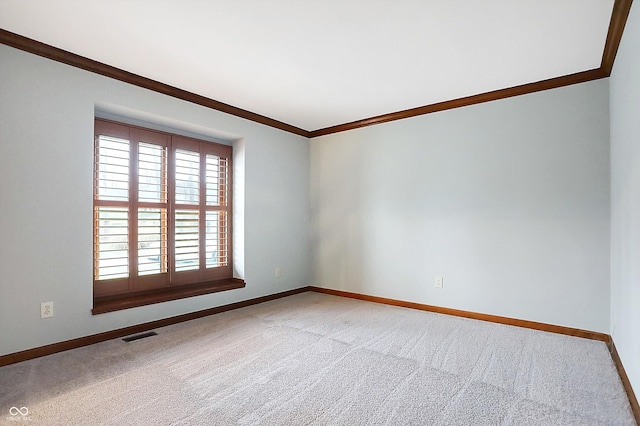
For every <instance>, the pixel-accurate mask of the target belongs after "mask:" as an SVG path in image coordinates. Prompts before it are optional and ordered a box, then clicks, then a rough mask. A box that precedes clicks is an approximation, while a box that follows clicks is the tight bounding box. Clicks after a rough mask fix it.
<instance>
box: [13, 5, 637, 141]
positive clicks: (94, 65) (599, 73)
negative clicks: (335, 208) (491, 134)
mask: <svg viewBox="0 0 640 426" xmlns="http://www.w3.org/2000/svg"><path fill="white" fill-rule="evenodd" d="M632 3H633V0H614V5H613V11H612V13H611V20H610V22H609V30H608V32H607V40H606V43H605V47H604V51H603V54H602V62H601V65H600V68H597V69H593V70H590V71H583V72H579V73H575V74H571V75H566V76H562V77H557V78H552V79H549V80H543V81H538V82H535V83H529V84H523V85H520V86H515V87H510V88H506V89H500V90H494V91H492V92H487V93H482V94H479V95H474V96H467V97H465V98H459V99H454V100H450V101H445V102H439V103H435V104H430V105H424V106H421V107H417V108H411V109H407V110H403V111H397V112H392V113H389V114H383V115H379V116H376V117H370V118H365V119H362V120H357V121H352V122H350V123H344V124H339V125H336V126H331V127H326V128H323V129H318V130H313V131H307V130H304V129H301V128H299V127H296V126H292V125H290V124H287V123H283V122H281V121H278V120H274V119H272V118H269V117H266V116H263V115H260V114H256V113H253V112H251V111H247V110H244V109H241V108H238V107H234V106H232V105H229V104H225V103H223V102H219V101H216V100H214V99H210V98H207V97H204V96H201V95H198V94H195V93H192V92H188V91H186V90H182V89H179V88H177V87H173V86H170V85H168V84H164V83H160V82H158V81H155V80H151V79H149V78H146V77H142V76H140V75H137V74H133V73H130V72H128V71H124V70H121V69H119V68H115V67H112V66H110V65H106V64H103V63H101V62H98V61H94V60H92V59H88V58H85V57H84V56H80V55H76V54H74V53H71V52H68V51H65V50H62V49H58V48H57V47H53V46H50V45H48V44H45V43H41V42H39V41H36V40H32V39H30V38H27V37H24V36H21V35H18V34H15V33H12V32H10V31H6V30H3V29H1V28H0V43H2V44H6V45H8V46H11V47H15V48H17V49H20V50H24V51H26V52H30V53H33V54H35V55H39V56H43V57H45V58H48V59H52V60H54V61H58V62H62V63H64V64H67V65H71V66H74V67H77V68H81V69H84V70H87V71H91V72H94V73H96V74H100V75H104V76H106V77H110V78H114V79H116V80H120V81H123V82H125V83H130V84H133V85H136V86H139V87H143V88H145V89H149V90H153V91H155V92H158V93H162V94H165V95H169V96H173V97H175V98H178V99H182V100H185V101H188V102H192V103H195V104H198V105H202V106H205V107H207V108H211V109H215V110H217V111H221V112H225V113H227V114H231V115H235V116H237V117H240V118H244V119H247V120H250V121H254V122H256V123H260V124H264V125H267V126H271V127H274V128H276V129H280V130H284V131H286V132H290V133H293V134H296V135H299V136H303V137H306V138H315V137H318V136H323V135H329V134H332V133H338V132H344V131H346V130H352V129H357V128H360V127H366V126H372V125H374V124H381V123H386V122H389V121H395V120H402V119H404V118H409V117H415V116H418V115H424V114H430V113H433V112H438V111H445V110H448V109H453V108H460V107H464V106H469V105H475V104H479V103H483V102H490V101H495V100H498V99H505V98H510V97H513V96H519V95H525V94H528V93H534V92H539V91H542V90H548V89H555V88H558V87H563V86H568V85H572V84H577V83H584V82H587V81H591V80H597V79H600V78H606V77H609V76H610V75H611V71H612V69H613V63H614V60H615V57H616V53H617V52H618V47H619V45H620V40H621V39H622V34H623V31H624V27H625V25H626V23H627V18H628V16H629V11H630V10H631V4H632Z"/></svg>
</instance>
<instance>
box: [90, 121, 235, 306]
mask: <svg viewBox="0 0 640 426" xmlns="http://www.w3.org/2000/svg"><path fill="white" fill-rule="evenodd" d="M95 141H96V142H95V169H94V170H95V179H94V211H95V213H94V297H96V296H97V297H102V296H108V295H111V294H126V293H131V292H134V293H135V292H140V291H146V290H152V289H155V288H162V287H166V286H173V285H185V284H187V285H188V284H196V283H201V282H208V281H211V280H218V279H225V278H231V277H232V269H231V256H230V254H231V249H230V245H231V221H230V218H231V215H230V212H231V195H230V194H231V176H230V172H229V170H230V164H231V147H228V146H224V145H218V144H213V143H209V142H203V141H198V140H195V139H190V138H184V137H180V136H176V135H170V134H165V133H161V132H156V131H151V130H147V129H142V128H138V127H135V126H127V125H124V124H120V123H114V122H109V121H106V120H99V119H96V138H95Z"/></svg>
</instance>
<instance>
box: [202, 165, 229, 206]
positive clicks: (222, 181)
mask: <svg viewBox="0 0 640 426" xmlns="http://www.w3.org/2000/svg"><path fill="white" fill-rule="evenodd" d="M206 168H207V170H206V183H207V188H206V189H207V191H206V193H207V205H208V206H226V205H227V199H226V192H227V159H226V158H221V157H218V156H217V155H210V154H209V155H207V157H206Z"/></svg>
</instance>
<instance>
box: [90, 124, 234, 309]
mask: <svg viewBox="0 0 640 426" xmlns="http://www.w3.org/2000/svg"><path fill="white" fill-rule="evenodd" d="M101 135H102V136H111V137H117V138H121V139H126V140H128V141H129V181H128V182H129V183H128V200H127V201H111V200H108V201H105V200H101V199H100V198H99V194H98V185H99V172H98V161H99V158H98V150H99V148H98V139H99V137H100V136H101ZM140 143H147V144H153V145H156V146H160V147H162V148H163V151H162V152H163V154H162V164H163V166H162V170H163V171H162V186H161V187H162V188H163V190H161V194H162V196H161V200H160V201H159V202H149V201H142V200H140V199H139V196H138V191H139V185H138V178H139V170H138V164H139V159H138V152H139V144H140ZM94 144H95V145H94V177H93V181H94V184H93V188H94V196H93V211H94V226H93V240H94V243H93V253H94V256H93V259H94V260H93V263H94V265H93V271H94V272H93V309H92V313H93V314H94V315H95V314H100V313H104V312H111V311H116V310H121V309H127V308H132V307H136V306H144V305H149V304H154V303H161V302H166V301H169V300H176V299H182V298H186V297H193V296H198V295H202V294H208V293H214V292H218V291H225V290H231V289H235V288H241V287H244V285H245V283H244V281H243V280H241V279H236V278H233V155H232V147H231V146H228V145H222V144H218V143H214V142H209V141H204V140H199V139H194V138H189V137H185V136H180V135H176V134H171V133H166V132H161V131H157V130H152V129H147V128H143V127H139V126H133V125H129V124H124V123H118V122H115V121H111V120H105V119H100V118H96V119H95V127H94ZM179 149H180V150H188V151H190V152H192V153H196V152H197V153H198V158H199V162H200V163H199V164H200V168H199V172H198V173H199V192H198V197H199V200H198V203H197V204H195V203H192V204H188V205H187V204H180V203H177V201H176V185H175V180H176V151H177V150H179ZM207 155H214V156H217V157H220V158H224V159H226V170H225V172H226V187H225V188H224V189H225V190H224V191H220V192H219V194H218V200H219V201H218V203H217V204H216V205H208V204H207V187H206V183H207V181H206V179H207V177H206V175H207V169H206V165H207ZM100 207H118V208H126V209H127V212H128V222H127V223H128V233H127V239H128V244H127V247H128V254H127V256H128V276H126V277H122V278H113V279H97V276H98V273H99V263H98V262H99V260H98V259H99V256H98V252H99V250H100V249H99V236H98V234H99V231H98V230H99V220H98V209H99V208H100ZM142 208H153V209H159V210H160V217H161V219H164V222H163V221H162V220H161V222H160V228H161V229H163V228H166V231H161V232H160V240H161V243H160V260H159V262H160V269H161V271H160V273H152V274H148V275H140V274H139V273H138V265H139V258H138V256H139V253H138V251H139V248H138V239H139V235H138V223H139V222H138V214H139V209H142ZM181 208H183V209H186V210H192V211H197V212H198V240H197V241H198V243H197V244H198V268H197V269H194V270H189V271H176V270H175V269H176V264H175V262H174V260H175V238H176V237H175V232H176V231H175V226H176V225H175V214H176V209H177V210H180V209H181ZM211 211H218V212H224V213H222V214H221V215H220V216H222V217H224V218H225V219H226V221H225V223H223V224H218V226H219V229H218V233H217V235H223V236H225V238H226V241H225V243H226V244H225V245H224V251H225V255H226V257H225V258H226V264H224V265H223V266H217V267H209V268H207V263H206V261H207V259H206V250H207V248H206V244H207V240H206V232H207V221H206V218H207V212H211ZM220 216H218V217H220ZM163 223H164V225H163ZM221 231H224V232H221ZM220 251H221V250H217V251H216V253H219V252H220ZM165 256H166V261H165V262H163V259H165Z"/></svg>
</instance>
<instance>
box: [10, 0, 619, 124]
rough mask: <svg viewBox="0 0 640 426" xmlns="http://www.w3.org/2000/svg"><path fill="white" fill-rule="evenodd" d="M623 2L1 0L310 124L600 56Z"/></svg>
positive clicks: (35, 19) (95, 55)
mask: <svg viewBox="0 0 640 426" xmlns="http://www.w3.org/2000/svg"><path fill="white" fill-rule="evenodd" d="M613 1H614V0H422V1H410V0H208V1H205V0H154V1H152V0H76V1H74V0H40V1H38V0H0V27H1V28H3V29H5V30H8V31H11V32H14V33H17V34H20V35H23V36H26V37H29V38H32V39H35V40H37V41H41V42H44V43H47V44H50V45H52V46H55V47H58V48H61V49H64V50H68V51H70V52H73V53H76V54H78V55H81V56H85V57H87V58H90V59H94V60H96V61H99V62H103V63H105V64H108V65H111V66H114V67H117V68H121V69H124V70H126V71H129V72H133V73H135V74H139V75H142V76H144V77H148V78H151V79H153V80H157V81H160V82H162V83H166V84H169V85H171V86H175V87H178V88H180V89H184V90H187V91H190V92H194V93H197V94H199V95H203V96H206V97H208V98H212V99H215V100H217V101H221V102H224V103H227V104H230V105H233V106H236V107H239V108H242V109H246V110H249V111H252V112H255V113H258V114H261V115H264V116H267V117H270V118H273V119H276V120H279V121H282V122H285V123H288V124H291V125H294V126H296V127H300V128H302V129H305V130H317V129H322V128H325V127H329V126H333V125H338V124H343V123H347V122H351V121H356V120H360V119H365V118H369V117H372V116H376V115H381V114H386V113H391V112H396V111H401V110H405V109H409V108H414V107H418V106H423V105H428V104H433V103H436V102H441V101H447V100H452V99H457V98H461V97H465V96H470V95H474V94H479V93H484V92H488V91H492V90H497V89H502V88H507V87H513V86H517V85H521V84H526V83H531V82H535V81H540V80H545V79H548V78H553V77H559V76H563V75H567V74H572V73H576V72H580V71H587V70H591V69H595V68H598V67H600V63H601V60H602V53H603V50H604V44H605V40H606V36H607V30H608V27H609V21H610V19H611V11H612V7H613Z"/></svg>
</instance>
